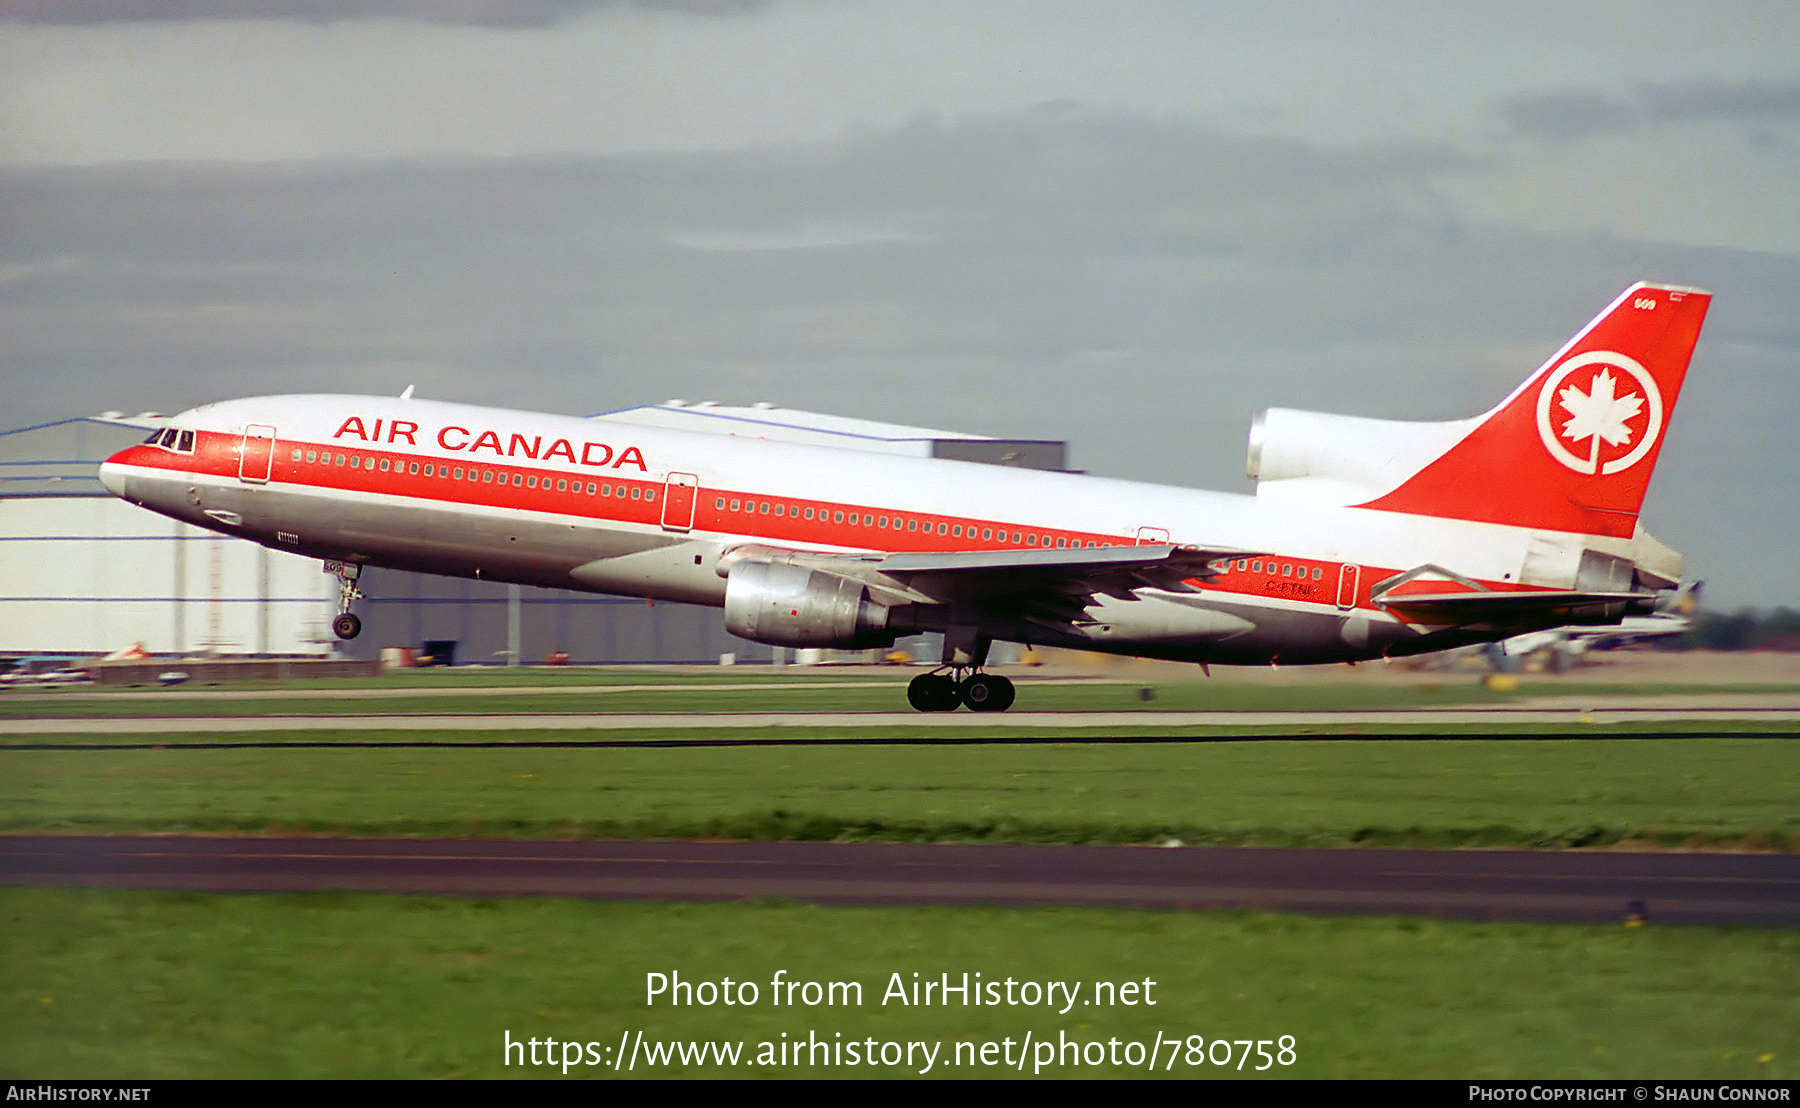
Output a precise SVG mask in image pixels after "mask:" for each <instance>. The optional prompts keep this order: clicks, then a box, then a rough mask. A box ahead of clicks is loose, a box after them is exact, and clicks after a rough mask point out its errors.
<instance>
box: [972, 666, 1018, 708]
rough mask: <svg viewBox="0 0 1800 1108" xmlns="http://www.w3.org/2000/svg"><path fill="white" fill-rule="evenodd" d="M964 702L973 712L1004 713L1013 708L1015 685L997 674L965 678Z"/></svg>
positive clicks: (975, 675) (980, 674)
mask: <svg viewBox="0 0 1800 1108" xmlns="http://www.w3.org/2000/svg"><path fill="white" fill-rule="evenodd" d="M961 691H962V701H963V703H964V704H967V705H968V706H969V710H970V711H971V712H1004V711H1006V710H1007V709H1008V708H1010V707H1012V703H1013V695H1014V693H1013V683H1012V682H1011V681H1008V680H1007V679H1006V678H1004V677H1001V676H1000V675H999V674H995V673H976V674H972V675H970V676H968V677H965V678H963V683H962V689H961Z"/></svg>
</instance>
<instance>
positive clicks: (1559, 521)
mask: <svg viewBox="0 0 1800 1108" xmlns="http://www.w3.org/2000/svg"><path fill="white" fill-rule="evenodd" d="M1711 302H1712V294H1711V293H1708V292H1702V291H1701V290H1699V289H1688V288H1679V287H1676V286H1673V285H1653V284H1638V285H1633V286H1632V287H1631V288H1629V289H1626V290H1625V292H1624V293H1623V294H1622V295H1621V296H1620V297H1619V298H1618V299H1617V300H1615V301H1613V303H1612V305H1611V306H1610V307H1608V308H1607V309H1606V310H1605V311H1603V312H1601V313H1600V314H1599V315H1598V316H1597V317H1595V319H1594V321H1593V322H1592V323H1589V324H1588V325H1587V326H1586V327H1585V328H1583V329H1582V330H1581V333H1580V334H1577V335H1576V336H1575V337H1574V338H1573V339H1571V340H1569V343H1568V345H1567V346H1564V347H1563V348H1562V349H1561V350H1559V351H1557V353H1556V355H1555V356H1554V357H1552V358H1551V359H1550V360H1549V361H1548V362H1545V363H1544V365H1543V367H1542V368H1540V369H1539V370H1538V371H1537V372H1536V373H1534V374H1532V376H1531V377H1530V379H1528V380H1527V381H1526V382H1525V383H1524V384H1523V385H1521V386H1519V388H1518V389H1517V390H1515V391H1514V392H1513V394H1512V395H1511V396H1509V397H1507V398H1506V399H1505V400H1503V401H1501V402H1500V404H1499V406H1498V407H1496V408H1494V410H1493V411H1491V412H1489V413H1488V414H1487V415H1485V416H1483V417H1482V418H1481V419H1480V420H1479V421H1478V422H1477V423H1476V425H1475V428H1474V429H1473V430H1471V431H1470V432H1469V433H1468V434H1467V435H1466V436H1464V437H1463V438H1462V440H1461V441H1459V442H1457V443H1456V444H1455V445H1453V446H1451V447H1450V448H1449V449H1448V450H1446V451H1444V452H1443V453H1442V454H1440V455H1439V456H1438V457H1436V458H1435V459H1433V460H1432V461H1430V462H1428V463H1426V464H1425V465H1424V466H1423V467H1422V468H1420V469H1419V470H1418V472H1416V473H1414V474H1413V475H1412V476H1410V477H1408V478H1407V479H1406V480H1405V481H1403V482H1401V484H1400V485H1399V486H1398V487H1396V488H1394V489H1393V490H1392V491H1391V492H1388V493H1385V494H1383V495H1382V496H1380V497H1378V498H1376V499H1375V500H1372V501H1369V502H1368V503H1366V504H1363V505H1361V506H1362V507H1365V508H1379V509H1383V510H1386V511H1393V512H1407V513H1411V514H1415V515H1428V516H1443V517H1447V518H1451V519H1468V520H1475V521H1477V522H1482V523H1506V524H1513V525H1517V526H1521V527H1535V528H1543V529H1546V530H1555V531H1574V532H1579V533H1583V534H1590V535H1610V536H1616V537H1620V538H1627V537H1629V536H1630V535H1631V534H1632V531H1633V529H1634V527H1635V526H1636V523H1637V515H1638V510H1639V509H1640V508H1641V507H1642V505H1643V503H1644V490H1645V489H1646V488H1647V487H1648V486H1649V483H1650V473H1651V470H1652V469H1653V468H1654V467H1655V465H1656V458H1657V455H1658V454H1659V453H1660V452H1661V450H1662V441H1663V433H1664V431H1665V430H1666V429H1667V428H1668V425H1669V417H1670V415H1672V414H1673V413H1674V410H1675V398H1676V396H1677V394H1678V393H1679V392H1680V391H1681V383H1682V380H1683V379H1684V378H1685V377H1686V375H1687V368H1688V360H1689V359H1690V358H1691V357H1692V356H1693V352H1694V344H1695V342H1696V341H1697V340H1698V339H1699V337H1700V325H1701V323H1702V322H1703V321H1704V320H1705V318H1706V309H1707V306H1708V305H1709V304H1710V303H1711Z"/></svg>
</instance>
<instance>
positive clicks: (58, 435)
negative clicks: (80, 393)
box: [0, 416, 144, 496]
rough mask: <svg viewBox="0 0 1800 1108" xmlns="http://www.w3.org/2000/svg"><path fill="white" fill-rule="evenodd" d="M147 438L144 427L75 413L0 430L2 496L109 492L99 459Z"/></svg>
mask: <svg viewBox="0 0 1800 1108" xmlns="http://www.w3.org/2000/svg"><path fill="white" fill-rule="evenodd" d="M143 437H144V428H143V426H142V425H139V424H136V423H122V422H119V421H117V420H114V419H111V418H105V417H100V416H77V417H76V418H74V419H59V420H56V421H55V422H53V423H39V424H36V425H34V426H31V427H19V428H15V429H14V430H11V431H0V496H105V495H107V492H106V490H105V489H104V488H102V487H101V485H100V463H101V462H103V461H105V460H106V459H107V458H108V457H110V456H111V455H112V454H114V453H115V452H117V451H119V450H123V449H124V448H125V447H127V446H130V445H131V444H132V443H134V442H137V441H138V440H139V439H141V438H143Z"/></svg>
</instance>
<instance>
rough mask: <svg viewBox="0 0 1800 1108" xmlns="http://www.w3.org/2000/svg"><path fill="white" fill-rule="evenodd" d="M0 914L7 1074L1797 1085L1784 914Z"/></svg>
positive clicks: (165, 904) (393, 902) (440, 910)
mask: <svg viewBox="0 0 1800 1108" xmlns="http://www.w3.org/2000/svg"><path fill="white" fill-rule="evenodd" d="M0 933H3V934H4V935H5V936H6V940H5V941H6V944H7V948H8V951H9V955H10V956H9V958H8V967H9V968H8V972H7V974H6V975H5V977H4V978H3V979H0V1043H4V1044H5V1046H4V1048H3V1049H0V1077H6V1078H13V1079H18V1078H31V1079H102V1078H116V1079H167V1078H318V1077H330V1078H388V1077H397V1078H445V1077H461V1078H496V1077H521V1076H533V1077H543V1078H550V1079H557V1080H562V1079H564V1078H563V1075H562V1074H561V1071H560V1068H559V1067H556V1066H537V1067H531V1066H527V1065H520V1064H514V1065H511V1066H508V1065H506V1064H504V1063H505V1055H504V1051H503V1043H504V1036H505V1035H507V1034H509V1033H510V1035H511V1036H512V1037H513V1038H514V1039H515V1040H518V1041H524V1040H528V1039H532V1038H537V1039H545V1038H548V1039H552V1040H556V1041H558V1042H559V1043H560V1042H563V1041H569V1042H575V1043H589V1042H592V1043H594V1044H596V1056H597V1057H598V1058H600V1059H601V1060H602V1063H603V1064H602V1065H596V1066H588V1065H581V1066H577V1067H575V1068H572V1069H571V1070H570V1072H569V1074H568V1078H567V1079H574V1078H576V1077H595V1076H609V1077H610V1076H615V1072H614V1071H613V1069H612V1068H611V1065H612V1058H611V1054H610V1053H608V1052H609V1051H616V1049H617V1046H618V1044H619V1043H620V1041H621V1039H622V1037H631V1038H633V1039H635V1036H637V1035H638V1034H639V1033H641V1034H642V1036H643V1038H644V1039H645V1041H647V1042H649V1043H652V1044H657V1043H665V1042H670V1041H682V1042H708V1041H712V1042H718V1041H725V1042H732V1043H742V1044H744V1046H745V1049H746V1050H747V1051H748V1052H749V1056H750V1057H755V1056H756V1054H757V1052H758V1049H759V1044H762V1043H770V1044H777V1045H778V1044H780V1043H781V1042H783V1037H784V1036H785V1037H786V1041H788V1042H792V1041H794V1040H796V1039H799V1040H801V1041H805V1040H806V1039H807V1037H808V1035H809V1034H810V1035H812V1036H815V1037H817V1038H818V1039H822V1040H825V1041H827V1042H838V1041H843V1040H857V1041H866V1040H867V1039H870V1038H873V1039H875V1040H877V1042H887V1041H893V1042H902V1043H904V1042H908V1041H915V1042H920V1043H924V1044H928V1045H936V1046H937V1048H938V1051H939V1054H938V1059H939V1060H938V1063H937V1065H936V1066H935V1068H934V1069H932V1071H931V1072H930V1073H929V1074H928V1075H926V1076H930V1077H950V1078H958V1077H960V1078H968V1077H990V1076H991V1077H1005V1076H1019V1074H1018V1071H1017V1070H1015V1069H1011V1068H1007V1067H1005V1066H998V1065H996V1066H986V1067H983V1066H974V1065H968V1064H964V1065H961V1066H955V1065H948V1064H946V1063H947V1062H948V1061H951V1060H954V1059H955V1057H956V1050H957V1048H958V1045H959V1044H963V1051H964V1054H963V1057H964V1059H965V1060H969V1059H973V1058H976V1057H979V1055H978V1054H977V1053H976V1051H977V1050H978V1048H979V1047H980V1046H981V1045H982V1044H986V1043H993V1044H995V1047H994V1050H995V1051H996V1052H1000V1051H1002V1050H1004V1049H1006V1048H1004V1047H1003V1046H1002V1045H1001V1044H1002V1043H1003V1042H1004V1041H1005V1040H1011V1041H1012V1044H1013V1046H1012V1048H1011V1049H1012V1050H1013V1052H1014V1053H1017V1052H1018V1051H1019V1049H1020V1047H1021V1046H1022V1044H1023V1041H1024V1040H1025V1038H1026V1037H1027V1035H1029V1036H1030V1037H1031V1039H1032V1040H1033V1041H1034V1042H1043V1041H1045V1040H1050V1041H1053V1042H1054V1041H1059V1038H1060V1037H1066V1038H1067V1039H1068V1040H1072V1041H1075V1042H1079V1043H1101V1044H1108V1043H1111V1044H1113V1046H1112V1047H1108V1046H1104V1045H1103V1046H1102V1047H1101V1048H1100V1049H1099V1053H1098V1054H1090V1055H1089V1057H1090V1058H1093V1059H1096V1060H1098V1059H1102V1058H1105V1057H1106V1056H1107V1055H1108V1053H1109V1052H1110V1051H1111V1050H1115V1049H1117V1050H1119V1053H1118V1057H1121V1058H1125V1057H1130V1056H1131V1055H1129V1054H1128V1053H1127V1052H1128V1051H1129V1050H1130V1048H1129V1047H1127V1046H1126V1045H1125V1044H1127V1043H1132V1042H1135V1043H1137V1044H1140V1046H1139V1051H1140V1052H1139V1053H1138V1054H1137V1055H1136V1057H1138V1058H1143V1057H1144V1053H1143V1047H1142V1046H1141V1044H1147V1043H1150V1042H1153V1041H1155V1040H1156V1039H1157V1038H1158V1037H1159V1036H1160V1037H1162V1038H1164V1039H1175V1038H1179V1039H1181V1040H1182V1041H1183V1045H1182V1049H1181V1051H1180V1052H1179V1054H1178V1058H1177V1061H1176V1064H1175V1065H1174V1067H1173V1069H1164V1068H1163V1066H1164V1065H1166V1064H1167V1062H1168V1060H1169V1056H1170V1053H1171V1052H1170V1051H1169V1050H1168V1048H1167V1047H1165V1048H1163V1050H1162V1055H1161V1059H1160V1063H1161V1064H1159V1066H1158V1070H1157V1072H1156V1073H1155V1074H1154V1076H1158V1077H1182V1078H1187V1077H1195V1076H1203V1077H1213V1076H1229V1077H1240V1076H1241V1077H1247V1078H1255V1079H1264V1080H1266V1079H1271V1078H1275V1077H1305V1078H1367V1077H1401V1078H1406V1077H1424V1078H1457V1079H1467V1078H1611V1079H1618V1078H1631V1079H1652V1078H1669V1079H1675V1078H1689V1079H1702V1078H1704V1079H1717V1080H1731V1079H1747V1078H1751V1079H1777V1080H1779V1079H1788V1080H1791V1079H1793V1078H1794V1077H1795V1076H1797V1075H1800V1023H1796V1021H1795V1020H1794V1019H1793V1003H1794V1001H1793V997H1794V987H1795V982H1796V970H1797V968H1800V934H1796V933H1794V932H1792V931H1782V930H1774V929H1762V930H1758V929H1743V930H1731V929H1721V928H1703V927H1682V928H1659V927H1656V926H1654V925H1651V926H1648V927H1642V928H1635V929H1627V928H1625V927H1622V926H1616V925H1615V926H1604V927H1602V926H1561V925H1558V926H1545V925H1529V924H1510V923H1464V922H1446V921H1437V920H1419V919H1391V918H1346V919H1329V920H1327V919H1317V918H1310V917H1305V916H1288V915H1251V914H1245V913H1165V912H1143V911H1106V910H1085V909H1031V910H1022V909H1004V908H982V907H959V908H904V909H873V908H817V907H810V906H803V905H793V904H785V903H755V904H747V905H710V904H647V903H604V902H583V901H573V900H569V901H564V900H547V899H546V900H538V899H520V900H502V901H495V900H472V899H458V898H434V897H433V898H428V897H401V896H379V895H359V894H311V895H232V896H218V895H202V894H187V893H165V892H150V891H113V890H58V889H0ZM25 952H29V953H28V956H25V957H21V956H20V955H21V954H23V953H25ZM777 971H785V973H786V975H787V977H788V978H789V979H793V980H799V981H802V982H806V981H816V982H844V983H856V984H857V985H860V987H861V1003H860V1004H840V1005H836V1006H824V1005H820V1006H815V1007H804V1006H796V1005H784V1006H777V1005H775V1004H774V1003H772V997H773V995H774V994H773V991H772V989H771V987H770V982H771V981H772V979H773V978H774V976H775V974H776V972H777ZM650 973H663V974H679V975H680V976H681V978H682V979H683V980H686V981H688V982H690V983H692V982H707V981H710V982H714V983H715V984H716V983H718V982H720V981H722V980H724V979H725V978H730V979H732V980H733V981H734V982H740V983H741V982H746V981H747V982H753V983H756V984H757V986H758V994H759V995H758V1002H757V1003H755V1004H736V1005H732V1006H725V1005H723V1004H715V1005H712V1006H699V1005H687V1006H670V1005H668V1004H654V1005H653V1004H650V1003H648V1001H647V987H646V986H647V975H648V974H650ZM915 973H917V974H919V975H920V979H933V980H941V979H942V975H944V974H950V975H951V977H952V980H953V981H960V980H961V975H962V974H964V973H968V974H970V975H971V979H972V975H974V974H980V975H981V977H982V980H984V981H991V982H1002V981H1004V980H1006V979H1007V978H1011V979H1013V980H1014V981H1015V982H1023V981H1034V982H1046V981H1061V982H1070V983H1080V984H1081V985H1082V987H1083V988H1082V993H1081V994H1080V995H1081V998H1082V999H1084V1000H1086V999H1090V998H1091V996H1092V993H1091V989H1092V986H1093V984H1094V983H1095V982H1107V983H1111V984H1115V985H1117V984H1120V983H1125V982H1134V983H1137V984H1138V986H1139V990H1140V995H1142V990H1144V989H1145V988H1146V986H1144V985H1143V982H1146V981H1149V982H1154V984H1153V985H1150V986H1148V987H1147V988H1148V998H1149V999H1151V1000H1153V1001H1154V1004H1146V1003H1138V1004H1134V1005H1125V1004H1111V1005H1100V1006H1094V1005H1091V1004H1078V1005H1077V1006H1075V1007H1073V1008H1071V1010H1070V1011H1068V1012H1067V1013H1066V1014H1064V1013H1060V1012H1058V1011H1057V1010H1056V1009H1054V1008H1046V1007H1042V1006H1040V1007H1024V1006H1007V1005H985V1006H980V1007H975V1006H965V1005H961V1004H950V1005H943V1004H931V1005H928V1006H926V1005H921V1006H912V1005H901V1004H898V1003H887V1004H884V1003H883V1002H882V1001H883V995H884V993H885V991H886V989H887V987H888V985H889V983H890V982H891V981H892V979H893V975H896V974H898V975H900V979H901V981H902V983H903V984H910V983H911V982H912V981H913V980H914V978H913V976H912V975H913V974H915ZM838 995H839V998H840V999H843V998H845V997H846V996H847V995H854V994H849V993H847V992H840V993H839V994H838ZM740 996H741V994H740ZM1058 1007H1060V1005H1059V1006H1058ZM1195 1035H1198V1036H1203V1037H1204V1039H1205V1041H1206V1043H1208V1044H1210V1043H1211V1042H1212V1040H1215V1039H1224V1040H1228V1041H1230V1040H1239V1039H1249V1040H1253V1041H1254V1040H1259V1039H1261V1040H1278V1039H1279V1038H1280V1037H1281V1036H1284V1035H1288V1036H1293V1039H1292V1043H1293V1046H1294V1052H1293V1055H1292V1058H1293V1063H1292V1064H1291V1065H1280V1066H1272V1068H1271V1070H1270V1071H1269V1072H1267V1073H1263V1074H1257V1073H1254V1072H1251V1071H1252V1070H1253V1068H1254V1067H1255V1066H1256V1065H1258V1064H1260V1061H1259V1059H1257V1058H1256V1056H1255V1055H1254V1054H1252V1055H1251V1056H1250V1061H1249V1064H1248V1065H1247V1066H1246V1067H1245V1070H1244V1071H1243V1072H1242V1073H1240V1072H1239V1071H1237V1070H1235V1069H1224V1068H1221V1067H1216V1066H1213V1065H1211V1064H1196V1060H1197V1057H1198V1055H1197V1054H1195V1053H1192V1052H1190V1051H1189V1049H1188V1046H1189V1043H1190V1039H1189V1037H1190V1036H1195ZM839 1036H841V1037H842V1039H841V1040H840V1039H839V1038H838V1037H839ZM1120 1048H1123V1049H1120ZM1266 1049H1268V1050H1270V1051H1271V1052H1273V1051H1275V1050H1276V1049H1277V1048H1276V1046H1275V1045H1274V1044H1273V1043H1271V1044H1270V1045H1269V1046H1268V1047H1267V1048H1266ZM1231 1050H1232V1053H1233V1055H1234V1057H1235V1056H1236V1055H1237V1053H1238V1052H1239V1051H1240V1050H1241V1048H1239V1047H1236V1046H1233V1047H1232V1048H1231ZM518 1057H519V1056H518V1055H515V1059H517V1058H518ZM840 1057H842V1056H840ZM1063 1057H1064V1062H1065V1064H1061V1065H1057V1064H1054V1063H1052V1064H1051V1065H1050V1066H1049V1067H1048V1068H1046V1069H1045V1070H1044V1071H1043V1073H1042V1074H1041V1076H1043V1077H1065V1078H1066V1077H1128V1076H1151V1074H1149V1073H1148V1072H1146V1067H1145V1066H1144V1065H1143V1064H1142V1063H1140V1064H1139V1065H1138V1066H1136V1067H1131V1066H1126V1065H1114V1064H1111V1062H1110V1060H1106V1061H1100V1062H1099V1064H1093V1063H1091V1062H1084V1063H1082V1064H1074V1063H1073V1062H1071V1061H1069V1058H1070V1057H1071V1056H1070V1055H1064V1056H1063ZM922 1058H923V1055H922V1054H915V1056H914V1060H913V1064H912V1065H910V1066H908V1065H906V1064H904V1063H902V1064H900V1065H897V1066H875V1067H866V1066H865V1067H849V1066H826V1065H823V1064H810V1065H809V1064H805V1063H802V1064H799V1065H788V1066H760V1067H759V1066H751V1065H738V1066H735V1067H734V1066H718V1065H711V1064H701V1065H693V1064H690V1065H681V1064H666V1065H662V1066H650V1065H647V1064H644V1063H642V1062H640V1064H639V1065H638V1067H637V1068H636V1069H635V1070H634V1071H631V1072H630V1074H629V1076H632V1077H640V1078H658V1077H694V1076H725V1077H775V1078H794V1077H862V1076H868V1077H903V1076H913V1075H916V1074H917V1072H918V1071H919V1070H920V1069H921V1068H922V1067H923V1062H922ZM822 1061H823V1057H822V1056H816V1057H815V1062H816V1063H822ZM1030 1073H1031V1065H1030V1064H1029V1063H1028V1064H1027V1066H1026V1070H1025V1074H1026V1075H1030ZM617 1076H625V1075H624V1074H617Z"/></svg>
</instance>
